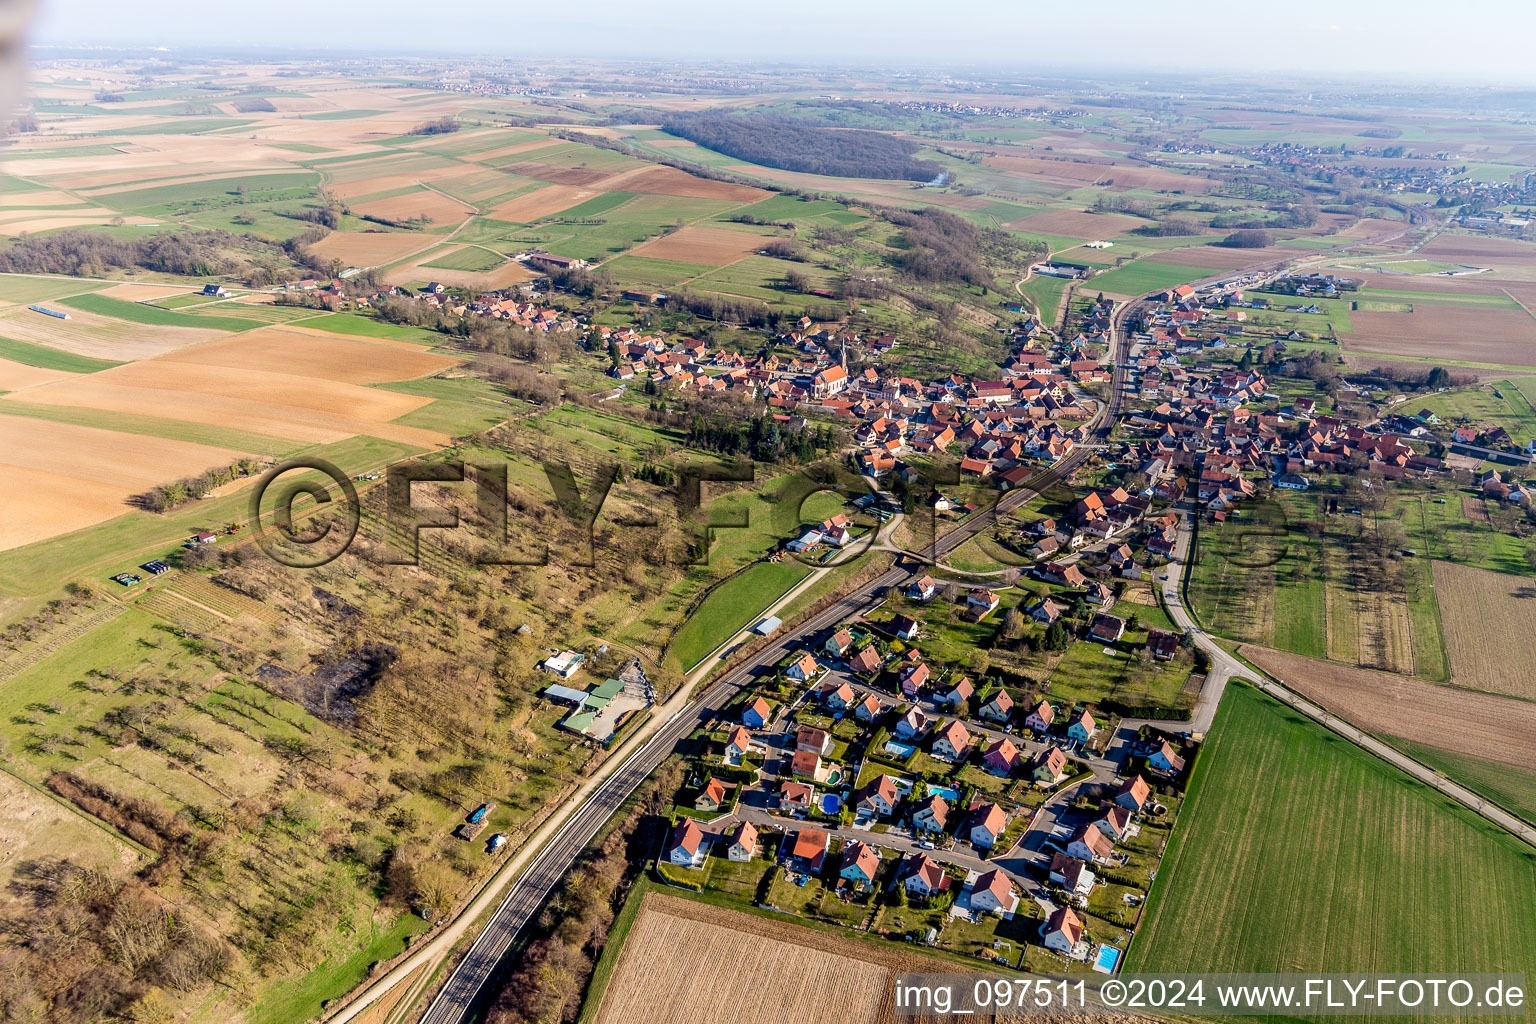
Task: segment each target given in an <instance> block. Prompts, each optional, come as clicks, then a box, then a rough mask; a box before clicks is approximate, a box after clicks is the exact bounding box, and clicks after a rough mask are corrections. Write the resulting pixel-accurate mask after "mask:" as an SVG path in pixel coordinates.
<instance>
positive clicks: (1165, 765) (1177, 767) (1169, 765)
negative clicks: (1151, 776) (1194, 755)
mask: <svg viewBox="0 0 1536 1024" xmlns="http://www.w3.org/2000/svg"><path fill="white" fill-rule="evenodd" d="M1147 767H1148V768H1150V769H1151V770H1152V771H1154V772H1157V773H1158V774H1159V775H1177V774H1179V772H1181V771H1183V770H1184V759H1183V758H1182V757H1180V756H1179V755H1178V753H1177V752H1176V751H1175V750H1174V749H1173V747H1171V746H1169V744H1168V741H1167V740H1163V745H1162V746H1161V747H1159V748H1158V749H1157V751H1156V752H1154V753H1153V754H1152V756H1151V757H1149V758H1147Z"/></svg>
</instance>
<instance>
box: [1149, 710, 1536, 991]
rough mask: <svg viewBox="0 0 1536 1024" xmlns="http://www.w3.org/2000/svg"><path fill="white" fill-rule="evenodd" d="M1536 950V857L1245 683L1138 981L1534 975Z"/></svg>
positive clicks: (1154, 916)
mask: <svg viewBox="0 0 1536 1024" xmlns="http://www.w3.org/2000/svg"><path fill="white" fill-rule="evenodd" d="M1533 949H1536V857H1533V854H1532V851H1531V850H1530V848H1528V847H1527V846H1525V845H1524V844H1523V843H1521V842H1519V841H1518V840H1516V839H1514V838H1513V837H1511V836H1509V835H1508V834H1507V833H1505V832H1503V831H1502V830H1500V829H1498V828H1496V827H1495V826H1493V825H1492V824H1490V823H1488V822H1486V821H1485V820H1484V819H1482V818H1481V817H1479V816H1478V815H1476V814H1474V813H1473V812H1471V811H1469V810H1466V809H1465V808H1462V807H1461V806H1459V805H1456V804H1453V803H1451V802H1450V801H1449V800H1447V799H1445V798H1443V797H1441V796H1439V795H1437V794H1436V793H1435V792H1434V791H1432V790H1430V789H1428V788H1426V787H1425V786H1423V785H1420V784H1418V783H1416V782H1414V781H1412V780H1410V779H1409V778H1408V777H1407V776H1405V775H1403V774H1401V773H1400V772H1398V771H1396V770H1394V769H1392V768H1391V767H1389V766H1388V765H1387V764H1385V763H1384V762H1382V761H1380V760H1378V759H1376V758H1375V757H1373V756H1371V755H1370V754H1367V753H1365V752H1364V751H1362V750H1360V749H1359V748H1357V747H1355V746H1353V745H1352V744H1350V743H1348V742H1347V741H1345V740H1343V739H1341V738H1339V737H1337V736H1335V735H1334V734H1332V733H1330V732H1328V731H1327V730H1325V729H1323V728H1322V727H1321V726H1319V725H1316V724H1315V723H1313V722H1311V721H1310V720H1307V719H1305V718H1303V717H1301V716H1300V715H1299V714H1297V713H1296V712H1294V711H1291V710H1289V709H1287V708H1285V707H1284V706H1283V705H1281V704H1279V703H1277V702H1276V701H1274V700H1272V699H1271V698H1269V697H1267V696H1265V695H1264V694H1262V693H1261V692H1260V691H1258V690H1256V689H1254V688H1252V687H1250V686H1248V685H1246V684H1242V683H1234V684H1233V685H1232V686H1230V687H1228V689H1227V691H1226V695H1225V697H1224V698H1223V700H1222V705H1221V709H1220V711H1219V713H1218V716H1217V719H1216V723H1215V726H1214V728H1213V730H1212V733H1211V736H1210V738H1209V739H1208V740H1207V742H1206V745H1205V749H1204V750H1203V751H1202V753H1201V755H1200V760H1199V763H1198V764H1197V766H1196V768H1195V776H1194V781H1193V783H1192V785H1191V787H1190V791H1189V796H1188V799H1187V800H1186V802H1185V807H1184V812H1183V815H1182V816H1181V821H1180V826H1179V827H1178V828H1177V829H1176V830H1175V834H1174V836H1173V839H1172V842H1171V843H1170V845H1169V849H1168V852H1167V855H1166V856H1165V858H1164V860H1163V863H1162V868H1161V870H1160V871H1159V872H1158V878H1157V881H1156V884H1155V885H1154V887H1153V890H1152V896H1151V901H1150V908H1149V912H1148V915H1147V917H1146V918H1145V919H1144V923H1143V924H1142V927H1141V929H1140V931H1139V932H1138V934H1137V936H1136V939H1135V941H1134V943H1133V945H1132V947H1131V950H1130V953H1129V956H1128V962H1127V964H1126V969H1127V970H1129V971H1133V972H1150V971H1254V972H1264V971H1309V970H1310V971H1317V970H1330V971H1362V972H1388V971H1437V972H1443V971H1458V970H1459V971H1523V970H1528V969H1529V967H1530V963H1531V950H1533Z"/></svg>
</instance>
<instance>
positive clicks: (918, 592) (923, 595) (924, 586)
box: [907, 576, 939, 601]
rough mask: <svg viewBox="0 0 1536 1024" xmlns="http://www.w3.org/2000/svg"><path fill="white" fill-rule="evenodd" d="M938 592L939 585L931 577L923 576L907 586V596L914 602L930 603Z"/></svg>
mask: <svg viewBox="0 0 1536 1024" xmlns="http://www.w3.org/2000/svg"><path fill="white" fill-rule="evenodd" d="M938 592H939V585H938V584H937V583H935V582H934V581H933V577H932V576H924V577H923V578H922V579H920V580H915V581H913V582H912V583H909V584H907V596H908V597H910V598H911V599H912V600H914V601H932V600H933V599H934V596H935V595H937V594H938Z"/></svg>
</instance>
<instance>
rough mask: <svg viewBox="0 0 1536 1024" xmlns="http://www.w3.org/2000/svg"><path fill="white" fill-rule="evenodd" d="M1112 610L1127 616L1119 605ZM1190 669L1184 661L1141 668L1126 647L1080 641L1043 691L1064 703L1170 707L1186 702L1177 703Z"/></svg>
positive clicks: (1190, 664) (1147, 665) (1068, 653)
mask: <svg viewBox="0 0 1536 1024" xmlns="http://www.w3.org/2000/svg"><path fill="white" fill-rule="evenodd" d="M1114 610H1115V611H1116V612H1119V613H1121V614H1128V613H1127V612H1126V611H1125V610H1124V609H1122V608H1120V607H1119V606H1116V608H1115V609H1114ZM1107 651H1113V652H1114V653H1113V654H1109V653H1106V652H1107ZM1192 667H1193V666H1192V663H1191V662H1187V661H1173V662H1168V663H1166V664H1164V663H1162V662H1155V663H1154V662H1149V663H1148V664H1146V665H1142V664H1141V663H1140V661H1139V660H1138V659H1137V657H1136V656H1135V655H1134V654H1132V653H1131V651H1130V645H1129V644H1125V643H1121V644H1116V645H1113V646H1106V645H1104V644H1100V643H1096V642H1093V641H1088V640H1083V641H1080V642H1079V643H1075V644H1073V645H1072V647H1071V649H1069V650H1068V651H1067V654H1066V657H1064V658H1062V659H1061V661H1060V662H1059V663H1058V664H1057V666H1056V670H1055V671H1054V672H1052V673H1051V678H1050V679H1049V681H1048V682H1047V689H1048V691H1049V692H1050V694H1051V695H1052V696H1054V697H1058V698H1060V699H1061V700H1065V701H1086V702H1089V703H1097V702H1099V701H1103V700H1107V699H1110V698H1113V699H1115V700H1119V701H1123V702H1124V703H1126V704H1133V705H1140V704H1155V705H1157V706H1159V707H1174V706H1178V705H1180V704H1187V703H1188V701H1181V699H1180V694H1181V693H1182V692H1183V689H1184V684H1185V683H1186V682H1188V681H1189V675H1190V670H1191V668H1192Z"/></svg>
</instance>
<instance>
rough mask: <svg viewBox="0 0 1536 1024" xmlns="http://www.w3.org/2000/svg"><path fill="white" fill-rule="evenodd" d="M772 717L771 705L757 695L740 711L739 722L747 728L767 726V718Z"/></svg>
mask: <svg viewBox="0 0 1536 1024" xmlns="http://www.w3.org/2000/svg"><path fill="white" fill-rule="evenodd" d="M772 717H773V707H772V706H771V705H770V704H769V703H768V702H767V701H766V700H764V699H763V698H762V697H758V698H756V699H754V700H753V701H752V703H750V704H748V705H747V709H746V710H745V711H743V712H742V713H741V724H742V725H744V726H746V727H747V728H748V729H762V728H765V727H767V725H768V720H769V719H771V718H772Z"/></svg>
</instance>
